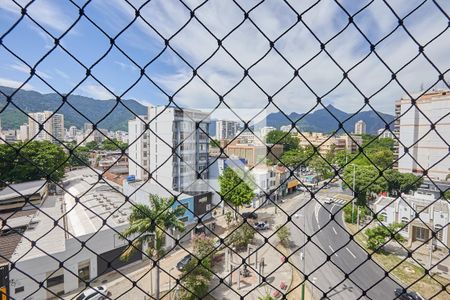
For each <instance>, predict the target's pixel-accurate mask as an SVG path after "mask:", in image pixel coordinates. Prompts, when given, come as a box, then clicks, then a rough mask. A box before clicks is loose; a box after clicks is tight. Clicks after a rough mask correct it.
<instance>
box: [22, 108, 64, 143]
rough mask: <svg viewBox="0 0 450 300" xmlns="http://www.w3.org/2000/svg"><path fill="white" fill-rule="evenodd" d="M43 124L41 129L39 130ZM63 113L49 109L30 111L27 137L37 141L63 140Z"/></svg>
mask: <svg viewBox="0 0 450 300" xmlns="http://www.w3.org/2000/svg"><path fill="white" fill-rule="evenodd" d="M40 125H43V130H39V127H40ZM64 135H65V132H64V115H62V114H53V112H51V111H43V112H35V113H30V114H29V117H28V137H29V138H30V139H33V140H37V141H51V142H58V141H61V142H62V141H63V140H64Z"/></svg>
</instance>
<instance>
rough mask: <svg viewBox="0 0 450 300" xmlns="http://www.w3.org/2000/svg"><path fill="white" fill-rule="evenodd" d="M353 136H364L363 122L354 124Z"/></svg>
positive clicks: (364, 126) (364, 125)
mask: <svg viewBox="0 0 450 300" xmlns="http://www.w3.org/2000/svg"><path fill="white" fill-rule="evenodd" d="M355 134H366V123H365V122H364V121H363V120H359V121H358V122H356V123H355Z"/></svg>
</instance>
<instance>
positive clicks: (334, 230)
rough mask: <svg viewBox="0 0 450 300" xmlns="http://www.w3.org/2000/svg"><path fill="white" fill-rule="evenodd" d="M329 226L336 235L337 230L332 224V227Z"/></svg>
mask: <svg viewBox="0 0 450 300" xmlns="http://www.w3.org/2000/svg"><path fill="white" fill-rule="evenodd" d="M331 228H333V232H334V234H335V235H337V231H336V229H334V226H333V227H331Z"/></svg>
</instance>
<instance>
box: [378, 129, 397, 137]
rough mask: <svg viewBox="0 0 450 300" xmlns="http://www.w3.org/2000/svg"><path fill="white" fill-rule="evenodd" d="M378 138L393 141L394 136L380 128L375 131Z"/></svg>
mask: <svg viewBox="0 0 450 300" xmlns="http://www.w3.org/2000/svg"><path fill="white" fill-rule="evenodd" d="M377 134H378V137H379V138H380V139H381V138H390V139H393V138H394V135H393V134H392V132H390V131H389V130H386V129H384V128H380V129H378V131H377Z"/></svg>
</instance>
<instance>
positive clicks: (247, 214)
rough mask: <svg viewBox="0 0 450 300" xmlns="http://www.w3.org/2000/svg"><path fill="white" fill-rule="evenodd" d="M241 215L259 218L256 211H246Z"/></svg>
mask: <svg viewBox="0 0 450 300" xmlns="http://www.w3.org/2000/svg"><path fill="white" fill-rule="evenodd" d="M241 216H242V218H243V219H254V220H256V219H258V215H257V214H256V213H254V212H244V213H242V215H241Z"/></svg>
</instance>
